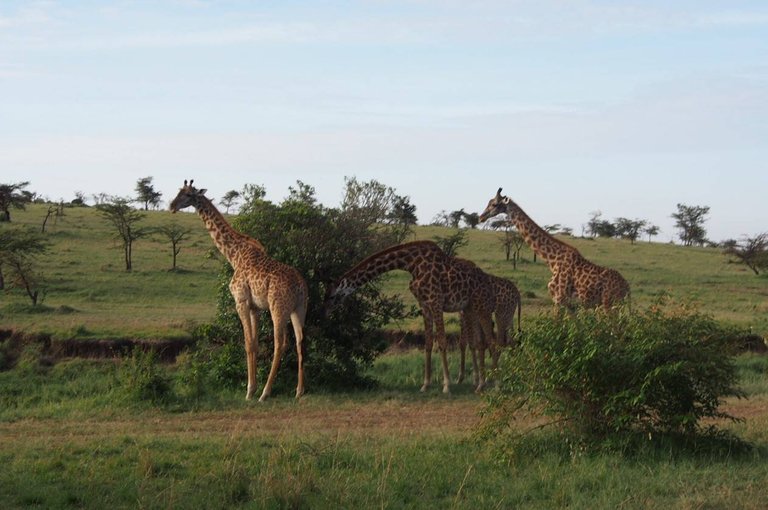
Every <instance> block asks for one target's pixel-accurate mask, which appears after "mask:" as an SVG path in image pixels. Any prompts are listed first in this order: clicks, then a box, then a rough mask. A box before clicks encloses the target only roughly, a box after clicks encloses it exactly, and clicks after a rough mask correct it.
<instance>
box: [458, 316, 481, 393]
mask: <svg viewBox="0 0 768 510" xmlns="http://www.w3.org/2000/svg"><path fill="white" fill-rule="evenodd" d="M461 317H462V323H461V335H462V337H464V341H465V342H466V343H467V344H468V345H469V352H470V353H471V355H472V383H473V384H474V385H475V386H477V385H478V384H480V380H479V379H478V378H479V376H480V369H479V368H478V365H477V359H478V352H477V349H478V343H477V329H476V327H475V321H476V317H475V315H474V313H473V312H472V310H469V309H467V310H464V311H462V312H461ZM462 361H463V360H462Z"/></svg>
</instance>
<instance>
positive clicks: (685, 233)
mask: <svg viewBox="0 0 768 510" xmlns="http://www.w3.org/2000/svg"><path fill="white" fill-rule="evenodd" d="M707 214H709V207H708V206H698V205H685V204H677V212H676V213H673V214H672V218H674V219H675V220H676V221H675V227H676V228H677V229H678V230H679V231H680V232H679V234H678V235H679V236H680V240H681V241H682V242H683V245H684V246H692V245H698V246H702V245H704V243H706V242H707V231H706V230H705V229H704V222H705V221H707Z"/></svg>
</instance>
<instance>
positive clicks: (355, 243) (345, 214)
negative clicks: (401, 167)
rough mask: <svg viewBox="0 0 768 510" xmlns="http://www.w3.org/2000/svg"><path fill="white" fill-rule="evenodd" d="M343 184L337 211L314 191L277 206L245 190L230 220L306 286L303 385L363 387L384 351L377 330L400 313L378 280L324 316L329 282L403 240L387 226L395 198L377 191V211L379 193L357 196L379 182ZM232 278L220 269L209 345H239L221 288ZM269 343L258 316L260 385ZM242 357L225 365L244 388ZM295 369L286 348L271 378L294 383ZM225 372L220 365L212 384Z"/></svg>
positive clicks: (230, 305) (296, 191)
mask: <svg viewBox="0 0 768 510" xmlns="http://www.w3.org/2000/svg"><path fill="white" fill-rule="evenodd" d="M347 184H348V187H347V194H346V197H345V199H344V202H343V205H342V207H340V208H338V209H337V208H328V207H325V206H323V205H321V204H319V203H318V202H317V201H316V199H315V195H314V189H313V188H312V187H310V186H307V185H306V184H303V183H301V182H299V183H298V185H297V187H296V188H290V194H289V196H288V197H287V198H286V199H285V200H284V201H283V202H281V203H280V204H275V203H272V202H269V201H266V200H264V198H263V197H264V193H263V189H261V188H258V187H251V188H248V189H246V193H245V195H246V198H247V202H246V203H245V204H244V206H243V207H242V208H241V213H240V215H239V216H238V218H236V219H235V220H234V221H233V226H234V227H235V228H236V229H237V230H239V231H241V232H244V233H246V234H248V235H250V236H252V237H254V238H256V239H258V240H259V241H261V242H262V244H263V245H264V246H265V247H266V250H267V253H268V254H269V256H270V257H273V258H275V259H277V260H280V261H281V262H284V263H286V264H289V265H291V266H293V267H295V268H296V269H298V270H299V272H300V273H301V274H302V275H303V276H304V278H305V280H306V281H307V284H308V286H309V310H308V312H307V320H306V325H305V341H304V343H305V346H306V350H307V356H306V357H305V366H306V371H307V378H308V385H309V386H310V387H317V386H318V385H325V386H336V387H350V386H355V385H359V384H361V383H363V382H365V381H364V379H363V378H362V376H361V374H362V371H363V370H364V369H365V368H367V367H368V366H370V364H371V363H372V362H373V360H374V358H375V357H376V355H377V354H379V353H380V352H381V351H382V350H383V348H384V347H385V344H384V341H383V338H382V335H381V327H382V326H383V325H385V324H386V323H388V322H390V321H391V320H395V319H398V318H403V317H405V315H406V310H405V309H404V306H403V305H402V302H401V301H400V300H398V299H394V298H391V297H386V296H383V295H382V294H381V293H380V283H379V282H373V283H372V284H371V285H368V286H366V287H365V288H362V289H360V290H359V291H358V292H356V293H355V294H354V295H352V296H350V298H349V299H347V300H346V301H345V303H344V306H343V307H341V308H340V309H339V310H337V311H335V312H334V314H333V316H332V317H330V318H329V317H326V316H325V314H324V310H323V306H322V305H323V298H324V295H325V289H326V287H327V285H328V284H329V283H331V282H333V281H334V280H335V279H337V278H339V277H340V276H341V275H342V274H343V273H344V272H346V271H347V270H348V269H349V268H351V267H352V266H353V265H354V264H356V263H357V262H359V261H360V260H362V259H363V258H364V257H366V256H368V255H370V254H371V253H373V252H375V251H378V250H381V249H383V248H385V247H387V246H390V245H392V244H396V243H398V242H401V241H402V240H403V237H404V236H405V235H407V229H404V228H403V225H400V224H393V223H391V222H389V223H388V222H386V221H387V220H386V217H387V215H388V213H389V212H390V208H389V206H388V205H387V204H391V203H393V202H394V200H395V199H396V198H397V195H394V194H393V193H391V190H390V189H389V188H383V189H384V190H385V191H389V194H387V195H386V196H382V197H381V200H383V201H384V202H385V204H384V205H382V203H381V200H379V201H377V200H376V197H377V196H378V195H376V196H374V199H373V200H372V199H371V196H370V195H371V193H368V194H365V193H363V194H361V192H365V191H369V192H370V191H371V190H373V191H377V190H381V189H382V188H381V185H380V184H379V183H376V182H375V181H373V182H371V183H358V182H357V181H355V180H350V181H348V183H347ZM350 195H354V196H350ZM231 275H232V270H231V268H230V267H229V265H228V264H227V263H226V262H225V263H223V266H222V273H221V280H220V281H221V284H220V289H219V299H218V311H217V317H216V319H215V321H214V323H213V324H211V325H208V326H205V327H204V328H202V332H203V333H204V335H203V336H204V337H206V338H207V339H208V340H210V341H213V342H222V341H225V342H236V343H237V344H238V345H239V346H242V338H243V337H242V328H241V325H240V321H239V319H238V317H237V313H236V312H235V308H234V301H233V300H232V296H231V295H230V293H229V288H228V283H229V279H230V277H231ZM272 337H273V330H272V323H271V319H270V317H269V314H268V313H263V315H262V320H261V321H260V332H259V346H260V347H259V350H260V352H261V353H262V361H260V363H259V368H260V371H262V373H261V374H260V377H259V380H260V381H264V380H265V379H264V374H263V371H264V370H265V369H267V368H268V367H267V363H266V361H267V360H268V359H270V358H271V356H272V349H273V347H272V345H273V344H272ZM291 338H292V335H291ZM242 351H243V349H242V348H241V349H240V350H239V351H238V352H239V353H240V355H239V356H240V359H238V360H234V359H233V360H232V362H233V363H236V365H237V369H236V370H234V371H232V372H231V373H235V372H236V373H238V374H239V376H238V384H242V385H244V384H245V380H246V377H245V356H244V353H243V352H242ZM232 352H233V351H230V354H232ZM217 359H218V358H217ZM219 361H220V360H219ZM295 366H296V357H295V349H291V348H289V349H288V350H287V351H286V356H285V358H284V360H283V363H282V368H281V370H280V371H279V373H278V381H277V384H278V385H289V384H290V385H294V384H295V377H296V370H295ZM288 367H291V369H289V368H288ZM225 373H227V372H226V371H225V370H223V369H222V368H221V367H219V370H218V378H219V379H221V377H222V374H225ZM220 382H225V381H223V380H221V381H220Z"/></svg>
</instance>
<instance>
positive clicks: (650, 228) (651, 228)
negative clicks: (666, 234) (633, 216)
mask: <svg viewBox="0 0 768 510" xmlns="http://www.w3.org/2000/svg"><path fill="white" fill-rule="evenodd" d="M660 230H661V229H660V228H659V226H658V225H654V224H652V223H649V224H647V225H646V226H645V228H644V229H643V233H645V234H648V242H649V243H650V242H651V237H653V236H657V235H659V231H660Z"/></svg>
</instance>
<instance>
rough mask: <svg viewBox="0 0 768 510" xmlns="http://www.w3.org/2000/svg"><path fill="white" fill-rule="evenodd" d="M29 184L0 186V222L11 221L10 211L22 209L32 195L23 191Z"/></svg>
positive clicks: (30, 199) (20, 183)
mask: <svg viewBox="0 0 768 510" xmlns="http://www.w3.org/2000/svg"><path fill="white" fill-rule="evenodd" d="M27 186H29V182H28V181H27V182H17V183H15V184H0V221H11V209H24V208H25V206H26V204H28V203H29V202H31V201H32V197H33V193H32V192H30V191H27V190H25V189H24V188H26V187H27Z"/></svg>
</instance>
